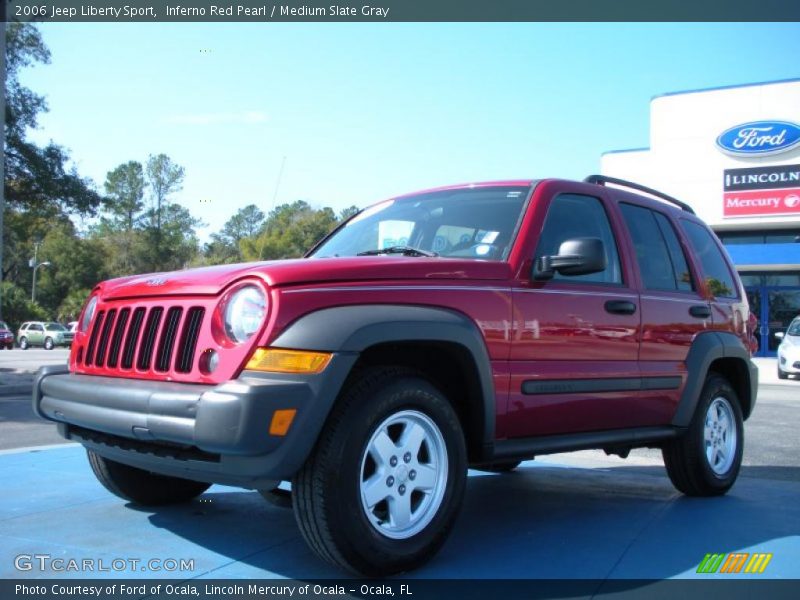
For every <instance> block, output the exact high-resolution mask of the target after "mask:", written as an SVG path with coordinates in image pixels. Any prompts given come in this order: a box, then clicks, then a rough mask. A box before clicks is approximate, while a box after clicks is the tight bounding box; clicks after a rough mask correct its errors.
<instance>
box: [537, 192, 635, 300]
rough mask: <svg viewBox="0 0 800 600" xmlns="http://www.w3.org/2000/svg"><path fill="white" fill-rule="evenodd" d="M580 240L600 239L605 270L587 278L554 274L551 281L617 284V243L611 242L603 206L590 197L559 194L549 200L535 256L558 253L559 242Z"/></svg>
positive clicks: (620, 281) (618, 279) (612, 238)
mask: <svg viewBox="0 0 800 600" xmlns="http://www.w3.org/2000/svg"><path fill="white" fill-rule="evenodd" d="M582 237H591V238H599V239H600V240H602V242H603V247H604V248H605V251H606V264H607V265H608V266H607V267H606V269H605V270H604V271H600V272H599V273H590V274H589V275H576V276H570V275H562V274H560V273H556V274H555V275H554V276H553V280H554V281H555V280H558V281H570V282H575V283H587V282H588V283H606V284H617V285H619V284H621V283H622V271H621V269H620V265H619V254H618V253H617V242H616V240H615V239H614V233H613V232H612V230H611V224H610V223H609V222H608V215H606V211H605V209H604V208H603V204H602V203H601V202H600V200H598V199H597V198H594V197H592V196H581V195H578V194H562V195H560V196H556V197H555V198H554V199H553V202H552V203H551V204H550V208H549V209H548V211H547V217H546V218H545V221H544V227H543V228H542V236H541V237H540V238H539V245H538V246H537V248H536V257H537V258H538V257H539V256H548V255H554V254H558V249H559V247H560V246H561V243H562V242H564V241H566V240H569V239H574V238H582Z"/></svg>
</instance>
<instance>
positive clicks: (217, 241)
mask: <svg viewBox="0 0 800 600" xmlns="http://www.w3.org/2000/svg"><path fill="white" fill-rule="evenodd" d="M263 226H264V213H263V212H261V211H260V210H259V208H258V207H257V206H256V205H255V204H249V205H247V206H245V207H244V208H240V209H239V210H238V212H237V213H236V214H235V215H233V216H232V217H231V218H230V219H228V221H227V222H226V223H225V225H223V227H222V230H221V231H219V232H218V233H212V234H211V242H209V243H208V244H206V246H205V254H206V257H205V258H206V260H205V262H207V263H210V264H217V265H218V264H228V263H235V262H240V261H241V260H243V258H244V257H243V256H242V251H241V248H240V245H241V242H242V240H244V239H246V238H252V237H253V236H255V235H256V234H257V233H258V232H259V231H260V230H261V228H262V227H263Z"/></svg>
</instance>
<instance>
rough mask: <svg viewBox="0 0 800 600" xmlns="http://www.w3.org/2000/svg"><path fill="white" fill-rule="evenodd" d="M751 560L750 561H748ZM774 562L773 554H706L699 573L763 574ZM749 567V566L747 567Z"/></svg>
mask: <svg viewBox="0 0 800 600" xmlns="http://www.w3.org/2000/svg"><path fill="white" fill-rule="evenodd" d="M748 559H749V560H748ZM771 560H772V554H771V553H764V552H754V553H753V554H752V555H751V554H750V553H749V552H731V553H730V554H712V553H709V554H706V555H705V557H703V560H702V561H701V562H700V564H699V565H698V567H697V572H698V573H717V572H719V573H727V574H730V573H741V572H742V568H744V572H745V573H750V574H755V573H763V572H764V570H765V569H766V568H767V565H768V564H769V562H770V561H771ZM745 565H747V566H745Z"/></svg>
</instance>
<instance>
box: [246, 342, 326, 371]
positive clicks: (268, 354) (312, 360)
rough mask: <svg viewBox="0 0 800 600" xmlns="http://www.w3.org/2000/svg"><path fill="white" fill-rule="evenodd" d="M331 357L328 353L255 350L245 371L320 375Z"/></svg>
mask: <svg viewBox="0 0 800 600" xmlns="http://www.w3.org/2000/svg"><path fill="white" fill-rule="evenodd" d="M332 356H333V355H332V354H331V353H329V352H307V351H305V350H282V349H280V348H256V351H255V352H253V356H251V357H250V360H249V361H247V365H246V366H245V369H246V370H252V371H270V372H272V373H312V374H313V373H321V372H322V371H323V370H325V367H327V366H328V363H329V362H330V361H331V357H332Z"/></svg>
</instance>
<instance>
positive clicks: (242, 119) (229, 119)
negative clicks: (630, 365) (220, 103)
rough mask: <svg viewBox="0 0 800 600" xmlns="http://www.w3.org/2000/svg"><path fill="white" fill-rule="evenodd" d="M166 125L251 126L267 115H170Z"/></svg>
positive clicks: (250, 111)
mask: <svg viewBox="0 0 800 600" xmlns="http://www.w3.org/2000/svg"><path fill="white" fill-rule="evenodd" d="M165 120H166V122H167V123H170V124H173V125H253V124H257V123H264V122H266V121H267V115H266V114H264V113H263V112H261V111H257V110H246V111H241V112H235V113H229V112H220V113H199V114H182V115H170V116H168V117H167V118H166V119H165Z"/></svg>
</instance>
